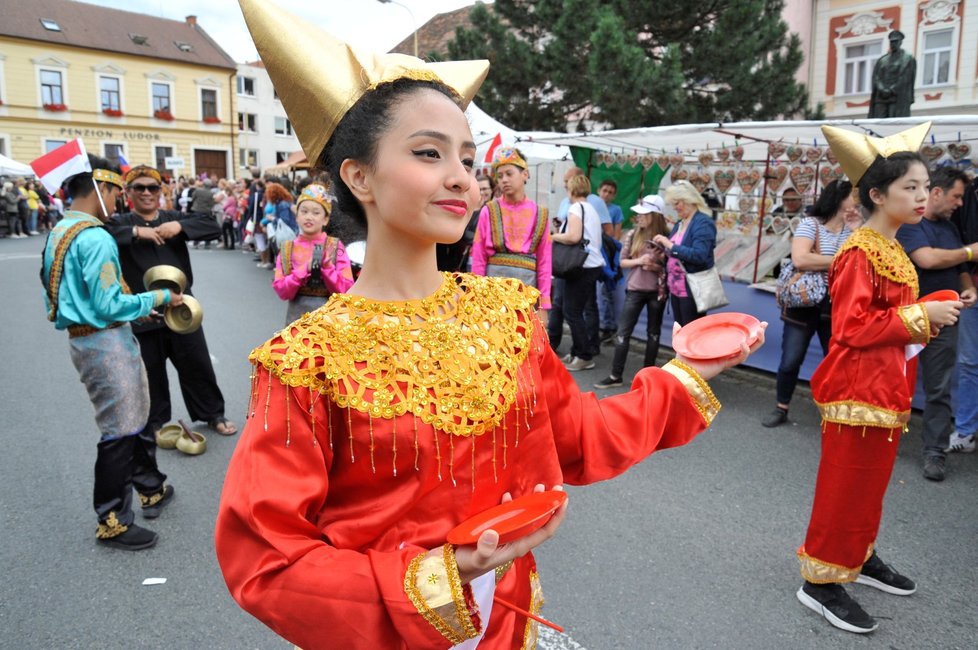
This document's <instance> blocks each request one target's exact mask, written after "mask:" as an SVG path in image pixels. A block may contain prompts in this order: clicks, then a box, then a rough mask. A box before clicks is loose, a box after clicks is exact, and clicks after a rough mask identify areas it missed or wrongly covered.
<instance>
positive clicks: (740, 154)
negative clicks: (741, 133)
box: [730, 144, 744, 160]
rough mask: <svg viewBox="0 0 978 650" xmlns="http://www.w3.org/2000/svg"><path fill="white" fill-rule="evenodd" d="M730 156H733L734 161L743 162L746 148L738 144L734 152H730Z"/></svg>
mask: <svg viewBox="0 0 978 650" xmlns="http://www.w3.org/2000/svg"><path fill="white" fill-rule="evenodd" d="M730 155H731V156H733V158H734V160H743V159H744V148H743V147H742V146H740V145H739V144H738V145H737V146H736V147H734V148H733V151H731V152H730Z"/></svg>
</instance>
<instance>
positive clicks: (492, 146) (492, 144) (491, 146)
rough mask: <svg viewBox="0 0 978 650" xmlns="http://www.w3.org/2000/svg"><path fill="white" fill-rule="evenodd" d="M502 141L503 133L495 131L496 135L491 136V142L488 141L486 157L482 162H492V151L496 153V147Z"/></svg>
mask: <svg viewBox="0 0 978 650" xmlns="http://www.w3.org/2000/svg"><path fill="white" fill-rule="evenodd" d="M502 143H503V134H502V133H497V134H496V137H495V138H493V139H492V142H490V143H489V148H488V149H486V158H485V160H484V161H483V162H486V163H491V162H492V155H493V154H494V153H496V147H498V146H499V145H501V144H502Z"/></svg>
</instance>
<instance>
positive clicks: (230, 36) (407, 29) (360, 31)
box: [86, 0, 475, 63]
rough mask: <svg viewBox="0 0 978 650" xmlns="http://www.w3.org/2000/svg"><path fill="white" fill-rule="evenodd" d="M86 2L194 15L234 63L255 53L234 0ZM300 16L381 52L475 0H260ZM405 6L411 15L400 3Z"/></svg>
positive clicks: (178, 17) (181, 17) (179, 15)
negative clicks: (437, 17) (395, 0)
mask: <svg viewBox="0 0 978 650" xmlns="http://www.w3.org/2000/svg"><path fill="white" fill-rule="evenodd" d="M86 1H87V2H89V3H90V4H98V5H100V6H103V7H113V8H115V9H124V10H126V11H135V12H139V13H143V14H149V15H152V16H160V17H162V18H169V19H171V20H181V21H182V20H184V19H185V18H186V17H187V16H188V15H195V16H197V22H198V24H199V25H200V26H201V27H203V28H204V31H206V32H207V33H208V34H210V35H211V37H212V38H213V39H214V40H216V41H217V42H218V44H219V45H220V46H221V47H222V48H224V50H225V51H226V52H227V53H228V54H230V55H231V56H232V57H233V58H234V60H235V61H238V62H239V63H242V62H245V61H254V60H255V59H256V58H257V57H258V55H257V54H256V52H255V46H254V44H253V43H252V42H251V35H250V34H249V33H248V28H247V27H246V26H245V22H244V18H243V17H242V16H241V9H239V8H238V3H237V0H206V1H204V2H202V1H201V0H86ZM265 1H266V2H274V4H276V5H278V6H280V7H282V8H284V9H287V10H288V11H290V12H292V13H294V14H297V15H300V16H306V17H307V18H308V19H309V21H310V22H312V23H314V24H316V25H319V26H320V27H322V28H323V29H326V30H327V31H329V32H331V33H332V34H334V35H336V36H338V37H340V38H342V39H344V40H346V41H347V42H348V43H350V44H351V45H355V46H357V47H359V48H364V49H369V50H373V51H376V52H387V51H388V50H390V49H391V48H392V47H394V46H395V45H397V44H398V43H400V42H401V41H402V40H404V39H405V38H407V37H408V36H410V35H411V33H412V32H413V31H414V29H415V23H414V21H416V22H417V27H421V26H422V25H424V24H425V23H426V22H428V20H429V19H430V18H431V17H432V16H435V15H437V14H440V13H444V12H446V11H452V10H453V9H458V8H459V7H465V6H467V5H471V4H475V0H398V2H399V3H400V4H381V3H380V2H379V1H378V0H265ZM401 5H405V6H407V7H409V8H410V11H411V13H413V15H414V18H413V19H412V17H411V15H410V14H409V13H408V9H405V8H404V7H403V6H401Z"/></svg>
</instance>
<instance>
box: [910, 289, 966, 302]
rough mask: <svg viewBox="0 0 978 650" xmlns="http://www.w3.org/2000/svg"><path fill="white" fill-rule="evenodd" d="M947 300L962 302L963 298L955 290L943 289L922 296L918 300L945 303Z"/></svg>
mask: <svg viewBox="0 0 978 650" xmlns="http://www.w3.org/2000/svg"><path fill="white" fill-rule="evenodd" d="M945 300H954V301H958V300H961V296H959V295H958V292H957V291H955V290H954V289H941V290H940V291H934V292H932V293H928V294H927V295H926V296H921V297H920V298H918V299H917V302H943V301H945Z"/></svg>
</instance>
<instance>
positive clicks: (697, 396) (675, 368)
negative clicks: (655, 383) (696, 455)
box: [662, 359, 720, 426]
mask: <svg viewBox="0 0 978 650" xmlns="http://www.w3.org/2000/svg"><path fill="white" fill-rule="evenodd" d="M662 369H663V370H665V371H666V372H668V373H669V374H670V375H672V376H673V377H675V378H676V379H678V380H679V381H681V382H682V384H683V386H684V387H685V388H686V391H687V392H688V393H689V396H690V397H691V398H693V404H695V405H696V408H697V410H699V412H700V415H702V416H703V421H704V422H706V426H710V424H711V423H712V422H713V418H715V417H716V416H717V413H719V412H720V400H718V399H717V396H716V395H714V394H713V391H712V390H711V389H710V386H709V384H707V383H706V381H704V379H703V378H702V377H700V374H699V373H698V372H696V371H695V370H693V368H692V367H690V366H689V365H687V364H685V363H683V362H682V361H678V360H677V359H673V360H672V361H670V362H669V363H667V364H666V365H664V366H663V367H662Z"/></svg>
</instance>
